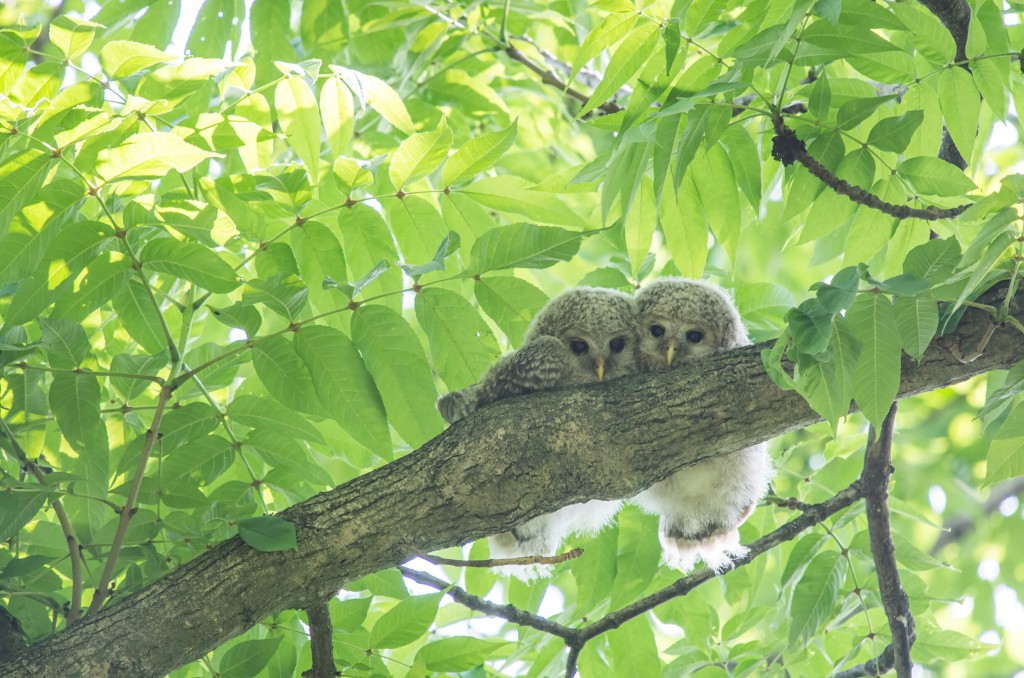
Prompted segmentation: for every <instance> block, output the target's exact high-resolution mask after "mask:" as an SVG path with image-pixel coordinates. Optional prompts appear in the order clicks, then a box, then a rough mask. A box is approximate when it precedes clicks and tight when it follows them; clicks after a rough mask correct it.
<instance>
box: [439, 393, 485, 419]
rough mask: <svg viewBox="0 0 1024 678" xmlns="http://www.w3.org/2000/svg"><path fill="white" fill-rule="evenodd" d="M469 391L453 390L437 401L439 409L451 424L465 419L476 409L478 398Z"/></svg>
mask: <svg viewBox="0 0 1024 678" xmlns="http://www.w3.org/2000/svg"><path fill="white" fill-rule="evenodd" d="M468 391H469V389H463V390H461V391H452V392H451V393H448V394H446V395H443V396H441V398H440V399H439V400H438V401H437V411H438V412H440V413H441V416H442V417H443V418H444V420H445V421H446V422H448V423H449V424H454V423H455V422H457V421H459V420H461V419H465V418H466V417H468V416H469V415H470V414H472V413H473V412H474V411H475V410H476V398H474V397H473V396H472V394H471V393H469V392H468Z"/></svg>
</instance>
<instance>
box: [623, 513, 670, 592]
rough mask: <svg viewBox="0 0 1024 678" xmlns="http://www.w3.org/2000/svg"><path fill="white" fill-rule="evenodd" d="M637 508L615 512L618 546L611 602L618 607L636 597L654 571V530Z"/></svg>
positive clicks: (658, 548) (655, 566) (656, 558)
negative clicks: (617, 517) (617, 515)
mask: <svg viewBox="0 0 1024 678" xmlns="http://www.w3.org/2000/svg"><path fill="white" fill-rule="evenodd" d="M649 527H650V525H649V524H648V522H647V519H646V518H645V517H644V516H642V515H641V514H640V512H639V511H622V512H621V513H619V548H618V558H617V563H616V572H615V579H614V581H613V582H612V591H611V601H612V603H611V604H612V607H613V608H619V607H621V606H623V605H625V604H627V602H628V601H633V600H636V598H637V596H639V595H640V594H641V593H643V592H644V591H645V590H646V589H647V586H648V585H649V584H650V583H651V580H652V579H654V575H655V574H656V573H657V571H658V554H659V552H660V550H661V549H660V546H659V544H658V539H657V535H656V534H655V531H654V530H651V529H648V528H649Z"/></svg>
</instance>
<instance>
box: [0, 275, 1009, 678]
mask: <svg viewBox="0 0 1024 678" xmlns="http://www.w3.org/2000/svg"><path fill="white" fill-rule="evenodd" d="M1005 287H1006V286H1005V284H1004V285H1000V286H998V289H997V290H993V291H990V292H988V293H986V294H985V295H983V297H982V299H981V300H980V301H983V302H987V303H995V304H998V303H1000V301H1001V299H1002V294H1004V292H1003V290H1005ZM1022 302H1024V292H1021V293H1019V294H1018V296H1017V299H1016V300H1015V302H1014V307H1013V309H1012V310H1013V312H1014V314H1015V315H1016V316H1017V317H1018V318H1020V317H1022V313H1021V309H1022V307H1024V304H1022ZM989 318H990V316H989V315H987V314H986V313H984V312H982V311H978V310H976V309H970V310H968V312H967V313H966V314H965V317H964V320H963V321H962V323H961V324H960V326H959V328H958V329H957V331H956V332H955V333H954V334H951V335H946V336H943V337H939V338H937V339H936V340H935V341H933V342H932V345H931V346H930V347H929V349H928V351H927V352H926V353H925V355H924V357H923V358H922V360H921V362H920V364H915V363H914V362H913V361H911V360H909V359H907V358H906V357H905V358H904V363H903V377H902V383H901V385H900V397H901V398H902V397H907V396H912V395H915V394H917V393H921V392H924V391H930V390H934V389H937V388H941V387H944V386H948V385H950V384H954V383H956V382H960V381H963V380H965V379H968V378H970V377H972V376H975V375H977V374H981V373H983V372H986V371H989V370H993V369H999V368H1006V367H1009V366H1010V365H1012V364H1013V363H1015V362H1017V361H1019V360H1021V359H1024V337H1022V335H1021V334H1020V333H1019V332H1018V331H1016V330H1014V329H1012V328H1008V327H1004V328H1000V329H999V330H998V331H996V332H995V334H994V335H993V336H992V339H991V341H990V343H989V344H988V347H987V349H986V351H985V353H984V354H983V355H982V356H981V357H980V358H978V359H977V360H976V361H974V362H972V363H968V364H964V363H961V362H960V361H958V360H957V358H956V357H954V352H955V349H956V348H957V347H960V348H962V349H963V350H964V352H966V351H968V350H970V349H972V348H974V347H975V346H976V345H977V342H978V339H979V338H980V337H981V336H983V335H984V333H985V331H986V330H987V329H988V328H989V327H990V326H991V321H990V320H989ZM766 346H767V345H766V344H762V345H759V346H750V347H745V348H742V349H738V350H735V351H730V352H728V353H725V354H722V355H718V356H714V357H710V358H708V359H705V360H702V361H699V362H697V363H693V364H691V365H688V366H685V367H683V368H680V369H677V370H672V371H667V372H659V373H655V374H644V375H637V376H634V377H627V378H624V379H620V380H617V381H614V382H611V383H609V384H597V385H592V386H586V387H582V388H578V389H572V390H566V391H552V392H546V393H538V394H534V395H531V396H526V397H521V398H514V399H511V400H507V401H504V402H500V403H496V404H495V405H493V406H491V407H487V408H484V409H483V410H481V411H479V412H477V413H476V414H474V415H473V416H470V417H468V418H467V419H465V420H463V421H461V422H459V423H458V424H456V425H454V426H452V427H451V428H450V429H448V430H447V431H445V432H444V433H442V434H441V435H439V436H437V437H436V438H434V439H433V440H431V441H429V442H428V443H426V444H425V445H423V447H421V448H420V449H419V450H416V451H415V452H412V453H410V454H408V455H407V456H405V457H403V458H401V459H398V460H396V461H394V462H392V463H389V464H387V465H386V466H383V467H381V468H379V469H376V470H374V471H372V472H370V473H367V474H366V475H363V476H360V477H359V478H356V479H354V480H352V481H350V482H348V483H345V484H344V485H341V486H339V487H337V488H335V489H334V490H331V491H329V492H324V493H322V494H320V495H317V496H315V497H312V498H311V499H309V500H307V501H304V502H302V503H300V504H296V505H295V506H293V507H291V508H289V509H288V510H286V511H284V512H283V513H282V514H281V515H282V516H283V517H285V518H286V519H288V520H289V521H291V522H292V523H293V524H294V525H295V526H296V529H297V532H298V549H297V550H295V551H288V552H277V553H263V552H259V551H254V550H253V549H252V548H250V547H249V546H247V545H245V544H244V543H243V542H242V541H241V540H240V539H239V538H237V537H235V538H233V539H230V540H228V541H226V542H224V543H222V544H219V545H218V546H216V547H215V548H213V549H212V550H210V551H208V552H206V553H204V554H202V555H200V556H198V557H196V558H195V559H194V560H192V561H191V562H189V563H186V564H184V565H183V566H181V567H180V568H178V569H177V570H175V571H173V572H171V573H169V574H167V575H166V576H165V577H163V578H162V579H160V580H159V581H157V582H155V583H153V584H152V585H150V586H148V587H147V588H145V589H143V590H141V591H139V592H137V593H134V594H132V595H130V596H128V597H127V598H125V599H123V600H121V601H119V602H116V603H115V604H113V605H111V606H109V607H108V608H106V609H104V610H102V611H101V612H99V613H98V614H95V615H90V616H88V617H87V618H85V619H82V620H80V621H78V622H76V623H74V624H72V625H71V626H70V627H69V628H68V629H66V630H65V631H63V632H61V633H59V634H57V635H55V636H52V637H50V638H48V639H46V640H44V641H42V642H40V643H38V644H37V645H35V646H33V647H31V648H30V649H28V650H27V651H26V652H24V653H22V654H21V655H19V656H18V657H15V658H14V659H13V660H11V661H9V662H7V663H5V664H2V665H0V676H26V677H27V676H32V677H34V678H42V677H48V676H50V677H53V678H64V677H66V676H131V677H132V678H140V677H143V676H162V675H164V674H166V673H167V672H169V671H171V670H173V669H174V668H177V667H179V666H182V665H184V664H186V663H189V662H191V661H194V660H196V659H197V658H199V657H201V656H203V655H204V654H205V653H207V652H209V651H210V650H212V649H213V648H215V647H217V646H219V645H221V644H222V643H224V642H226V641H227V640H229V639H230V638H232V637H234V636H236V635H238V634H240V633H242V632H243V631H245V630H246V629H248V628H250V627H252V626H253V625H255V624H257V623H258V622H259V621H260V620H262V619H264V618H266V617H267V616H268V615H271V614H274V613H276V612H279V611H281V610H285V609H302V608H308V607H310V606H311V605H315V604H317V603H319V602H321V601H323V600H326V599H328V598H329V597H330V596H331V595H333V594H334V593H335V592H336V591H337V590H338V589H339V588H341V587H342V586H343V585H344V584H345V583H346V582H349V581H352V580H353V579H356V578H358V577H362V576H364V575H367V574H370V573H372V572H375V571H377V570H380V569H383V568H387V567H394V566H395V565H398V564H399V563H402V562H403V561H405V560H407V559H408V558H410V557H411V556H412V555H413V554H414V552H415V551H417V550H419V551H435V550H437V549H442V548H445V547H450V546H456V545H459V544H463V543H466V542H467V541H470V540H473V539H478V538H480V537H484V536H487V535H490V534H495V533H497V532H503V531H507V530H509V529H511V528H512V527H513V526H515V525H517V524H519V523H522V522H523V521H525V520H527V519H529V518H532V517H533V516H537V515H540V514H542V513H547V512H550V511H553V510H555V509H557V508H559V507H561V506H564V505H566V504H570V503H577V502H581V501H586V500H589V499H612V498H619V497H628V496H631V495H634V494H636V493H637V492H639V491H640V490H642V489H644V488H645V487H647V486H649V485H651V484H652V483H654V482H656V481H658V480H661V479H663V478H665V477H667V476H668V475H670V474H672V473H673V472H675V471H676V470H678V469H679V468H681V467H683V466H686V465H689V464H693V463H696V462H698V461H700V460H702V459H707V458H709V457H712V456H717V455H722V454H728V453H730V452H734V451H736V450H739V449H742V448H744V447H747V446H750V445H752V444H754V443H757V442H761V441H764V440H768V439H770V438H773V437H775V436H778V435H781V434H783V433H786V432H788V431H792V430H794V429H798V428H801V427H805V426H808V425H810V424H812V423H815V422H817V421H820V417H819V416H818V415H817V414H815V413H814V412H813V411H812V410H811V409H810V408H809V407H808V406H807V404H806V403H805V402H804V400H803V399H802V398H801V397H800V396H799V395H797V394H796V393H793V392H783V391H781V390H779V389H778V388H777V387H776V386H775V385H774V384H773V383H772V382H771V380H770V379H769V378H768V376H767V375H766V374H765V371H764V368H763V366H762V364H761V357H760V352H761V350H762V349H764V348H765V347H766ZM583 557H587V556H586V555H584V556H583Z"/></svg>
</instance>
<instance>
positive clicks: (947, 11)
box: [920, 0, 971, 61]
mask: <svg viewBox="0 0 1024 678" xmlns="http://www.w3.org/2000/svg"><path fill="white" fill-rule="evenodd" d="M920 2H921V4H922V5H924V6H925V7H927V8H928V11H930V12H931V13H932V14H934V15H935V16H937V17H938V18H939V21H941V22H942V25H943V26H945V27H946V30H947V31H949V34H950V35H952V36H953V42H954V43H956V60H957V61H966V60H967V30H968V28H969V27H970V25H971V6H970V5H968V4H967V0H920Z"/></svg>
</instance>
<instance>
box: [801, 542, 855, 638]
mask: <svg viewBox="0 0 1024 678" xmlns="http://www.w3.org/2000/svg"><path fill="white" fill-rule="evenodd" d="M845 574H846V561H845V560H843V559H842V558H841V557H840V555H839V553H837V552H836V551H825V552H824V553H819V554H818V555H817V556H815V557H814V560H812V561H811V562H810V564H809V565H808V566H807V569H806V570H805V571H804V574H803V576H802V577H801V578H800V581H799V582H797V585H796V588H795V589H794V590H793V602H792V605H791V606H790V610H789V615H790V624H789V644H790V646H795V645H801V644H803V643H804V642H806V641H807V640H808V639H809V638H810V637H811V636H813V635H814V634H815V633H816V632H817V630H818V629H819V628H820V627H821V625H822V624H823V623H825V621H826V620H827V619H829V618H830V617H831V616H832V612H833V610H834V608H835V606H836V602H837V601H838V599H839V589H840V588H841V587H842V585H843V579H844V577H845Z"/></svg>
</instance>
